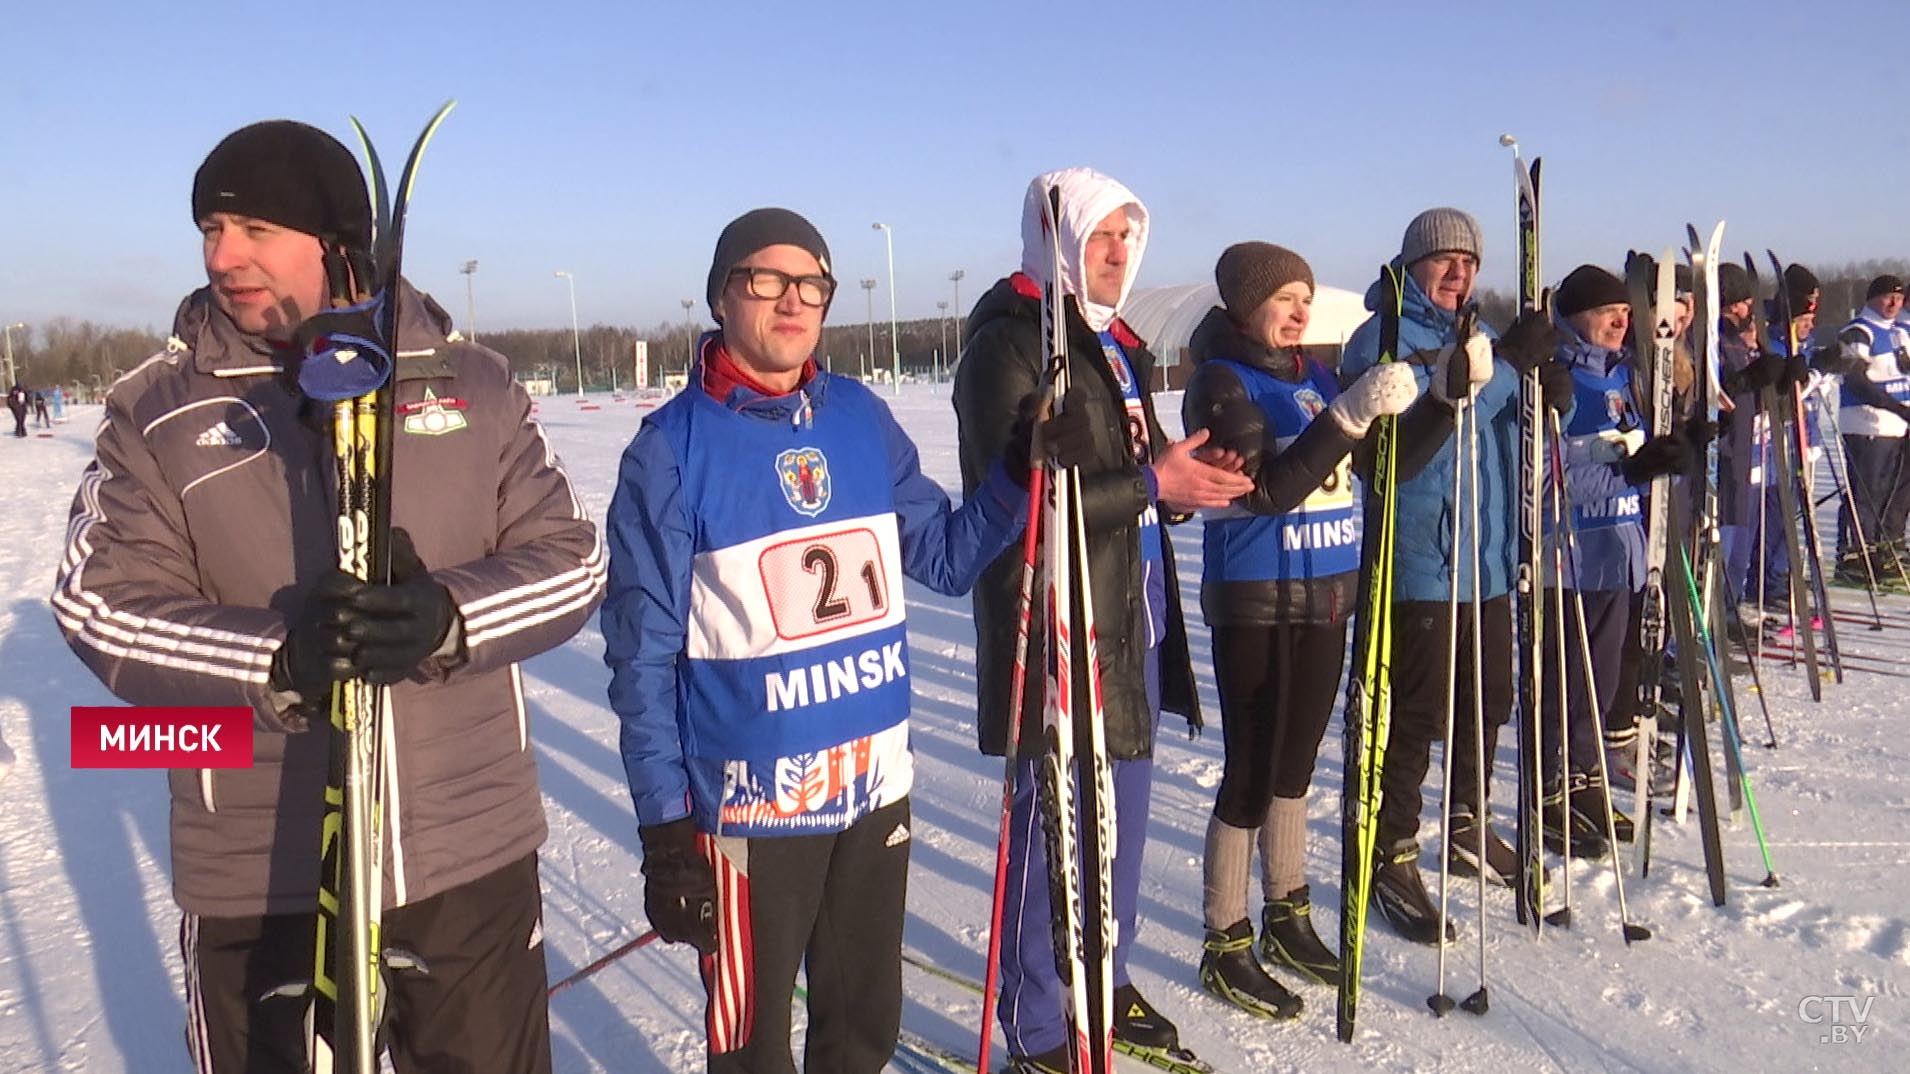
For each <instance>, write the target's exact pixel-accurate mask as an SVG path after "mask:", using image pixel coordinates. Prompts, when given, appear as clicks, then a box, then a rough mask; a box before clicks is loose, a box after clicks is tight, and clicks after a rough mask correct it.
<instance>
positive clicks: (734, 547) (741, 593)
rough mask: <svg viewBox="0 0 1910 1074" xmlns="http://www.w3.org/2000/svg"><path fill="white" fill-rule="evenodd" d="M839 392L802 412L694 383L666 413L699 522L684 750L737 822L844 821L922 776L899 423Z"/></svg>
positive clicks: (723, 827) (740, 830)
mask: <svg viewBox="0 0 1910 1074" xmlns="http://www.w3.org/2000/svg"><path fill="white" fill-rule="evenodd" d="M823 376H825V377H826V376H828V375H827V374H823ZM825 403H826V405H818V406H816V407H815V408H814V410H813V412H812V413H813V418H812V420H811V421H809V422H806V423H802V424H800V425H792V423H791V422H789V421H776V420H766V419H764V418H763V417H761V416H752V415H750V414H746V413H739V412H737V411H735V410H732V409H731V408H729V407H727V406H724V405H723V404H720V403H718V402H717V401H716V400H714V399H711V398H710V397H709V396H708V395H707V394H705V393H704V392H702V391H700V390H698V389H696V388H694V387H692V388H690V389H688V390H686V391H685V392H683V393H682V394H681V395H679V396H678V397H677V398H676V399H674V400H672V401H671V402H670V403H669V404H667V405H665V406H664V407H662V408H661V409H659V410H658V411H657V412H656V414H654V415H653V416H652V417H651V419H650V420H651V421H653V422H656V423H657V424H658V425H659V427H661V429H662V430H663V432H664V433H665V435H666V436H668V438H669V440H670V443H671V446H672V448H673V449H674V450H675V453H676V457H677V459H678V460H679V466H680V468H681V474H682V482H683V497H684V507H685V511H686V513H687V514H688V516H689V518H690V520H691V526H692V530H693V545H692V547H693V550H694V555H693V560H692V576H691V580H690V601H689V618H688V621H687V623H686V627H687V637H686V644H685V651H684V654H683V658H682V659H681V660H680V661H679V663H678V667H679V674H678V680H677V682H678V685H677V694H678V699H677V700H678V706H679V707H678V724H679V728H680V731H681V734H682V742H683V752H684V754H685V757H686V759H687V761H688V762H689V766H690V769H691V778H692V779H693V780H699V779H702V780H708V779H713V778H717V776H716V773H717V772H719V771H720V779H721V781H722V785H721V786H720V787H710V788H705V789H706V790H708V791H709V792H710V793H709V794H708V796H707V797H706V798H705V800H711V801H720V802H721V806H720V810H719V818H718V819H719V824H720V827H719V831H720V833H721V834H725V835H777V834H781V835H786V834H799V833H801V832H805V831H835V830H840V829H842V828H846V827H847V826H848V825H849V824H851V823H853V822H854V821H855V820H856V819H858V817H859V816H861V815H863V814H866V813H867V812H870V811H872V810H873V809H876V808H880V807H881V806H882V805H886V804H888V803H889V802H892V801H895V800H897V799H899V798H900V797H901V796H902V795H903V794H906V793H907V791H908V787H909V784H910V782H911V781H912V776H913V773H912V768H911V765H910V758H909V752H908V733H907V720H908V714H909V697H910V687H909V662H908V661H909V657H908V638H907V634H906V631H905V628H904V622H903V618H904V609H903V599H902V559H901V541H900V538H899V535H898V530H897V524H896V517H895V502H894V485H893V477H892V475H891V474H890V472H889V467H888V462H887V460H888V457H889V456H888V451H887V449H886V446H885V445H884V443H883V441H882V433H881V430H882V429H883V428H884V422H883V421H882V420H881V415H880V414H878V413H877V412H876V410H875V407H876V406H877V405H878V404H876V403H875V402H874V401H873V399H872V398H871V397H870V396H869V394H868V392H867V390H866V389H864V388H863V387H862V386H861V385H860V384H855V383H853V382H849V381H844V380H841V379H839V378H833V377H831V378H829V383H828V386H827V396H826V400H825ZM711 762H715V763H716V765H715V766H713V765H712V764H711Z"/></svg>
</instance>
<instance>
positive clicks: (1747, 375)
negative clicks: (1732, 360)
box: [1720, 354, 1786, 395]
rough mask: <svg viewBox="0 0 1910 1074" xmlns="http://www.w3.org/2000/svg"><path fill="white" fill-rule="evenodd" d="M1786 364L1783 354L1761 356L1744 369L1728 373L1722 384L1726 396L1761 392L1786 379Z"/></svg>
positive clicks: (1721, 381) (1721, 380)
mask: <svg viewBox="0 0 1910 1074" xmlns="http://www.w3.org/2000/svg"><path fill="white" fill-rule="evenodd" d="M1785 364H1786V362H1785V358H1784V356H1783V355H1781V354H1760V355H1758V356H1757V357H1756V358H1754V359H1752V360H1751V364H1749V365H1747V366H1745V367H1744V368H1743V369H1739V370H1736V371H1734V372H1730V373H1726V374H1725V375H1724V376H1723V377H1722V378H1720V383H1721V384H1722V385H1723V387H1724V392H1725V394H1726V395H1749V394H1752V393H1754V392H1761V391H1763V390H1764V389H1766V388H1769V387H1771V386H1773V385H1775V384H1777V383H1779V382H1780V381H1782V380H1783V379H1784V373H1785V368H1784V367H1785Z"/></svg>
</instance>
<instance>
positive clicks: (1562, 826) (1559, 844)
mask: <svg viewBox="0 0 1910 1074" xmlns="http://www.w3.org/2000/svg"><path fill="white" fill-rule="evenodd" d="M1572 778H1573V780H1574V781H1576V780H1578V779H1581V778H1583V774H1582V773H1578V772H1574V773H1573V774H1572ZM1539 812H1540V814H1541V816H1542V817H1543V818H1544V821H1545V849H1547V850H1549V851H1551V852H1552V853H1554V854H1558V855H1561V856H1563V855H1564V853H1565V830H1566V825H1568V824H1569V825H1571V832H1572V857H1574V858H1583V859H1584V860H1586V861H1598V860H1600V859H1601V858H1603V857H1604V856H1605V855H1606V854H1609V853H1611V849H1612V848H1611V844H1609V843H1607V842H1606V841H1605V826H1604V824H1602V823H1595V822H1593V821H1591V820H1589V819H1588V818H1586V817H1584V816H1582V815H1580V814H1579V812H1578V810H1576V809H1568V808H1566V804H1565V792H1564V789H1563V788H1560V787H1558V786H1556V785H1554V787H1553V788H1552V789H1551V790H1550V791H1548V792H1547V793H1546V795H1545V801H1544V803H1543V806H1542V808H1541V809H1540V811H1539Z"/></svg>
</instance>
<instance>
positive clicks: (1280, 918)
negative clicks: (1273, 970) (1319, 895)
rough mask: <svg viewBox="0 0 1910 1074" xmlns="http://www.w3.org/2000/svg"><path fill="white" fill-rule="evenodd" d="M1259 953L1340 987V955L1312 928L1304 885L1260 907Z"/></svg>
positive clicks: (1309, 896) (1310, 901)
mask: <svg viewBox="0 0 1910 1074" xmlns="http://www.w3.org/2000/svg"><path fill="white" fill-rule="evenodd" d="M1260 954H1261V957H1263V958H1265V959H1266V960H1267V961H1268V962H1270V963H1272V964H1274V965H1276V966H1285V967H1287V968H1289V969H1291V970H1293V971H1295V972H1296V973H1299V974H1300V975H1301V976H1303V977H1306V978H1308V979H1310V980H1313V981H1317V982H1319V983H1320V984H1323V985H1326V986H1327V987H1329V988H1338V987H1339V986H1340V956H1338V955H1336V954H1334V953H1333V950H1332V948H1329V947H1328V946H1327V945H1326V944H1325V943H1324V942H1323V941H1321V939H1320V934H1319V933H1317V932H1315V931H1314V930H1313V899H1312V893H1311V891H1310V890H1309V889H1308V887H1307V886H1306V885H1305V884H1302V885H1300V886H1299V887H1297V888H1294V889H1293V890H1292V891H1289V892H1287V897H1286V898H1284V899H1274V900H1273V901H1272V902H1269V903H1267V904H1266V905H1265V906H1263V907H1261V908H1260Z"/></svg>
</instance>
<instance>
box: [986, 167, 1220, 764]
mask: <svg viewBox="0 0 1910 1074" xmlns="http://www.w3.org/2000/svg"><path fill="white" fill-rule="evenodd" d="M1049 178H1050V177H1046V176H1044V177H1041V178H1037V179H1036V180H1035V182H1034V183H1031V184H1030V185H1029V189H1028V196H1027V198H1026V199H1025V200H1024V202H1023V205H1022V227H1021V231H1022V264H1023V266H1024V269H1033V270H1034V271H1033V272H1025V271H1024V273H1018V274H1016V275H1015V276H1012V277H1008V278H1004V279H1002V280H1000V281H997V282H996V284H995V285H994V287H992V288H991V289H990V290H989V291H988V292H987V293H986V294H984V295H983V296H982V297H981V300H980V301H978V302H977V303H976V304H975V308H974V310H973V311H972V312H971V313H970V314H969V316H968V320H967V322H966V335H965V338H964V341H963V348H962V362H961V365H960V366H959V367H958V368H957V369H956V372H955V390H954V405H955V416H956V421H957V427H958V429H959V433H960V442H961V445H960V453H961V465H962V488H963V490H964V492H965V493H967V494H969V495H973V494H974V491H975V489H977V488H978V487H979V486H980V485H981V483H982V480H983V478H984V477H985V476H986V475H987V473H988V471H989V468H990V466H992V465H993V464H994V461H995V460H996V459H997V458H998V457H1000V456H1001V454H1002V451H1003V449H1004V448H1005V447H1006V446H1007V444H1008V442H1009V439H1010V435H1011V431H1012V429H1013V428H1014V425H1015V423H1016V421H1017V418H1018V416H1019V415H1020V414H1021V413H1022V409H1023V407H1024V406H1025V405H1026V404H1027V401H1029V400H1030V399H1032V398H1033V397H1034V396H1035V395H1036V394H1037V392H1038V391H1039V386H1040V383H1041V376H1042V365H1043V358H1042V351H1043V347H1042V327H1041V324H1042V314H1041V298H1040V294H1041V288H1040V284H1039V283H1038V282H1036V281H1037V280H1040V279H1042V278H1045V277H1046V276H1047V275H1048V272H1047V270H1046V267H1045V266H1046V264H1047V259H1048V255H1047V249H1048V246H1047V242H1046V240H1045V238H1044V236H1043V234H1042V230H1041V215H1042V213H1041V210H1042V202H1043V200H1044V199H1045V197H1046V181H1047V180H1048V179H1049ZM1052 178H1053V181H1054V182H1055V183H1056V185H1058V186H1059V187H1060V188H1061V192H1062V209H1061V221H1060V232H1061V238H1062V241H1061V243H1060V246H1061V251H1062V262H1063V267H1062V273H1063V276H1064V285H1065V288H1066V291H1067V295H1068V298H1067V301H1066V309H1067V319H1066V323H1067V333H1068V348H1069V353H1070V363H1069V370H1070V374H1071V376H1072V384H1073V387H1074V388H1075V389H1077V390H1078V391H1079V392H1080V393H1081V394H1080V398H1081V399H1082V400H1084V401H1085V405H1086V406H1087V407H1088V408H1089V409H1090V412H1091V413H1092V414H1093V415H1094V416H1095V419H1096V420H1095V424H1094V434H1095V455H1096V458H1097V462H1096V463H1095V464H1093V465H1090V466H1084V467H1082V469H1081V486H1080V487H1081V499H1082V506H1083V510H1084V513H1085V518H1086V523H1087V528H1088V533H1089V550H1088V559H1089V563H1088V570H1089V577H1090V586H1091V590H1092V593H1093V597H1094V616H1095V630H1096V633H1097V642H1098V650H1097V652H1098V655H1099V658H1100V672H1101V691H1102V701H1103V706H1104V710H1105V712H1106V724H1105V729H1106V734H1107V747H1108V752H1109V754H1110V755H1111V756H1113V757H1116V758H1121V759H1133V758H1139V757H1147V756H1151V755H1152V753H1153V748H1154V709H1153V706H1152V705H1150V704H1149V699H1148V696H1147V683H1146V661H1147V643H1146V634H1147V623H1146V609H1145V607H1144V604H1143V599H1144V597H1143V589H1144V586H1143V578H1142V565H1141V560H1142V553H1141V548H1140V540H1139V533H1140V528H1139V526H1138V518H1139V516H1140V514H1141V512H1142V511H1143V510H1144V509H1146V508H1148V507H1149V506H1151V505H1152V504H1153V502H1154V497H1155V488H1154V485H1153V482H1152V477H1151V473H1150V472H1149V471H1146V470H1144V469H1143V467H1142V466H1141V465H1140V464H1138V463H1137V462H1136V461H1135V457H1134V453H1133V445H1132V444H1131V443H1130V438H1129V433H1128V427H1127V410H1126V407H1125V405H1124V403H1123V396H1122V392H1121V388H1120V386H1119V385H1118V384H1117V383H1116V381H1115V376H1114V372H1113V370H1112V369H1111V368H1110V367H1109V365H1108V363H1107V362H1106V361H1105V360H1103V359H1102V357H1101V355H1102V343H1101V339H1100V337H1099V335H1098V334H1097V329H1096V327H1095V322H1096V321H1099V322H1100V323H1101V325H1102V328H1103V329H1104V330H1105V331H1106V332H1108V333H1109V334H1110V336H1111V338H1112V339H1113V340H1114V341H1115V342H1116V343H1117V344H1119V346H1120V347H1121V349H1122V350H1123V351H1124V352H1125V353H1126V355H1127V360H1128V363H1129V364H1130V365H1131V366H1132V372H1133V376H1134V378H1135V380H1136V381H1138V382H1139V383H1140V384H1141V385H1142V386H1143V390H1142V391H1141V393H1140V397H1141V414H1142V421H1143V422H1144V424H1145V426H1146V432H1147V437H1148V442H1149V443H1150V444H1151V445H1153V446H1154V447H1155V449H1156V450H1158V449H1159V448H1160V447H1162V446H1165V445H1166V444H1167V442H1168V440H1167V435H1166V433H1165V432H1164V431H1163V430H1162V428H1161V425H1160V421H1159V419H1158V418H1157V417H1156V416H1155V413H1154V402H1153V398H1152V396H1151V395H1150V394H1149V393H1148V392H1147V391H1146V390H1145V386H1146V385H1148V384H1150V383H1152V377H1153V373H1154V365H1155V359H1154V355H1153V354H1152V353H1151V352H1150V351H1148V349H1147V346H1146V344H1145V343H1143V342H1142V341H1141V339H1140V338H1139V337H1138V336H1136V335H1134V333H1133V332H1132V331H1131V330H1130V329H1129V328H1128V327H1127V325H1126V324H1125V323H1124V322H1122V321H1121V320H1120V318H1119V317H1118V316H1116V315H1115V313H1114V310H1113V309H1111V308H1109V307H1101V306H1095V305H1093V304H1089V305H1088V306H1086V307H1083V306H1082V305H1081V303H1080V302H1078V301H1077V299H1076V296H1077V295H1080V294H1082V293H1083V288H1082V283H1081V281H1082V276H1081V265H1082V262H1083V260H1084V253H1085V250H1086V246H1087V239H1088V236H1089V234H1090V233H1091V232H1092V230H1093V228H1094V226H1095V225H1096V224H1098V223H1100V222H1101V221H1102V220H1103V219H1105V218H1106V217H1107V216H1108V215H1109V214H1110V213H1112V212H1114V211H1115V210H1116V209H1125V210H1126V212H1127V216H1128V221H1129V225H1130V238H1129V245H1130V249H1129V254H1128V262H1127V265H1128V269H1127V278H1126V280H1125V281H1124V282H1123V283H1122V290H1121V294H1122V297H1123V298H1125V296H1126V295H1127V293H1128V290H1129V289H1130V288H1131V287H1132V285H1133V279H1134V275H1135V273H1136V271H1137V270H1138V268H1139V265H1140V254H1141V250H1142V248H1143V247H1144V246H1145V243H1146V236H1147V210H1146V209H1145V208H1144V207H1143V206H1142V205H1141V203H1140V201H1139V199H1137V198H1135V197H1134V195H1133V194H1132V193H1131V192H1129V191H1128V190H1127V188H1126V187H1123V186H1122V185H1121V184H1119V183H1117V182H1115V181H1114V180H1112V179H1109V178H1108V177H1106V176H1104V175H1100V174H1099V173H1096V172H1093V171H1090V170H1088V169H1085V168H1078V169H1070V170H1068V171H1064V172H1059V173H1055V175H1054V176H1053V177H1052ZM1159 533H1160V537H1161V545H1162V561H1163V564H1164V568H1165V572H1166V609H1165V616H1166V632H1165V635H1164V636H1163V638H1162V639H1161V643H1160V645H1159V647H1158V651H1159V658H1160V704H1161V708H1162V710H1164V711H1167V712H1173V713H1176V714H1179V715H1181V716H1184V717H1186V719H1187V721H1188V724H1189V726H1190V727H1191V728H1192V729H1194V730H1196V731H1197V730H1198V729H1199V728H1200V726H1201V718H1200V707H1199V701H1198V699H1197V698H1196V696H1195V691H1194V675H1193V665H1192V663H1191V661H1190V660H1189V657H1188V650H1187V629H1186V624H1185V622H1184V621H1183V619H1182V614H1181V607H1180V587H1179V584H1178V582H1177V581H1176V579H1175V574H1174V553H1173V548H1172V545H1171V543H1170V542H1169V540H1168V536H1167V528H1166V527H1165V526H1161V527H1160V528H1159ZM1020 582H1021V556H1020V554H1019V552H1018V551H1010V552H1008V553H1005V554H1003V555H1002V556H1001V557H999V558H997V559H996V560H995V561H994V562H993V563H991V564H990V565H989V566H988V569H987V570H985V571H984V572H983V573H982V577H981V580H980V581H979V582H978V583H976V585H975V593H974V608H975V627H976V634H977V640H976V676H977V680H978V688H977V690H976V697H975V701H976V716H977V718H976V731H977V734H978V736H979V738H980V743H981V748H982V751H983V752H984V753H987V754H991V755H1000V754H1001V753H1002V752H1003V751H1004V748H1005V747H1006V744H1007V741H1008V734H1009V731H1010V727H1009V723H1010V721H1009V720H1008V703H1009V694H1010V690H1011V688H1012V685H1013V677H1014V670H1013V669H1014V652H1015V637H1016V613H1017V604H1018V602H1019V597H1020ZM1032 615H1033V618H1032V620H1031V621H1032V622H1034V623H1040V622H1042V617H1043V616H1044V615H1045V612H1044V610H1043V608H1042V607H1041V601H1040V598H1039V596H1037V599H1036V607H1035V608H1034V609H1033V611H1032ZM1041 633H1042V632H1041V631H1039V630H1035V631H1032V632H1031V634H1030V637H1029V650H1028V663H1027V667H1028V670H1029V674H1028V677H1027V680H1026V686H1027V689H1026V692H1025V693H1024V695H1023V698H1024V700H1023V704H1022V711H1021V721H1020V730H1019V736H1018V741H1019V743H1020V746H1019V750H1020V752H1021V754H1022V755H1023V756H1030V755H1033V754H1035V753H1036V752H1038V750H1039V747H1037V746H1036V745H1035V744H1036V743H1038V742H1040V741H1041V710H1042V705H1041V696H1042V688H1043V683H1042V678H1043V676H1042V668H1043V667H1044V666H1045V659H1046V658H1045V653H1044V650H1043V644H1042V638H1041Z"/></svg>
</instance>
